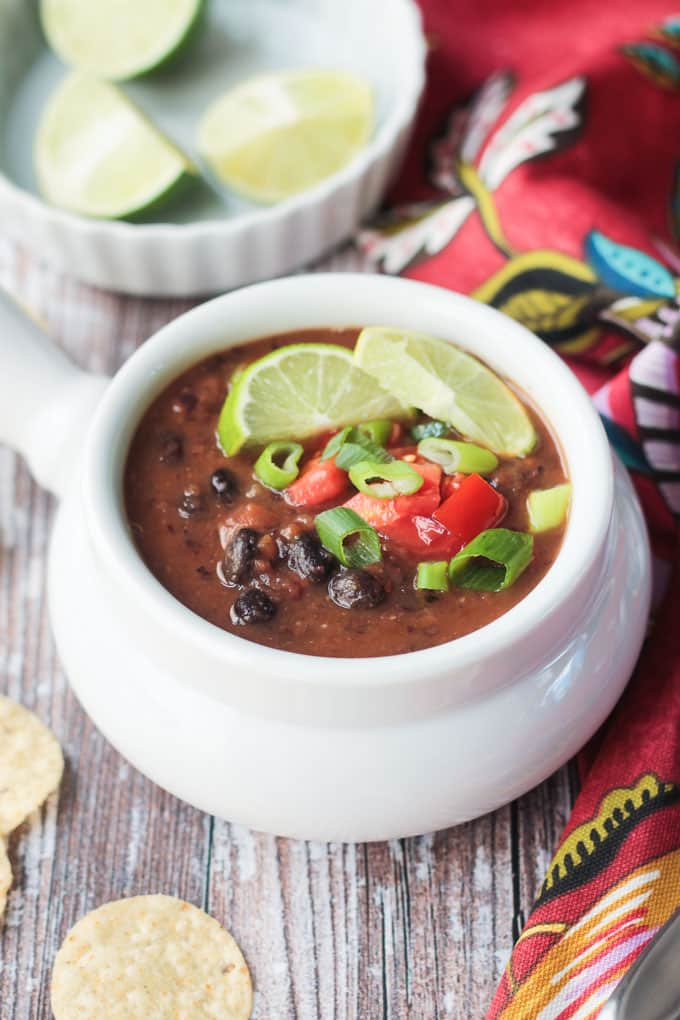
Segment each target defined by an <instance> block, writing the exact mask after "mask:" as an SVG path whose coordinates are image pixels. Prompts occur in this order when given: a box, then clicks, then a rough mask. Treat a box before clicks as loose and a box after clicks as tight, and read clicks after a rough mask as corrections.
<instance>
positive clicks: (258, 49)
mask: <svg viewBox="0 0 680 1020" xmlns="http://www.w3.org/2000/svg"><path fill="white" fill-rule="evenodd" d="M369 6H370V11H369V7H368V6H367V4H366V0H343V2H342V3H340V2H338V0H207V10H206V18H205V22H204V23H203V24H202V25H201V27H200V31H199V33H198V34H197V38H196V39H195V40H194V41H193V44H192V47H191V49H190V50H189V51H188V52H187V54H186V57H185V59H184V60H178V62H176V63H175V65H174V66H173V67H172V68H171V69H170V70H168V71H166V72H163V71H159V72H157V73H155V74H153V75H151V76H150V77H148V78H142V79H140V80H139V81H134V82H130V83H125V85H124V86H123V87H124V88H125V90H126V91H127V92H128V93H129V94H130V96H131V97H132V98H133V99H134V100H135V101H136V102H137V103H139V105H140V106H141V107H142V109H144V110H146V111H148V112H149V113H150V115H151V116H152V118H153V119H154V120H155V121H156V122H157V123H159V124H160V125H161V126H162V127H163V129H164V130H165V131H166V132H167V133H168V134H169V136H170V137H172V138H174V139H175V140H176V141H178V142H179V143H180V144H181V145H182V146H183V148H184V149H185V150H186V151H187V152H188V153H189V154H190V155H192V157H193V158H195V159H196V161H197V162H199V160H198V155H197V153H196V149H195V126H196V123H197V120H198V117H199V116H200V114H201V113H202V112H203V110H204V109H205V108H206V107H207V105H208V104H209V102H211V100H212V99H214V98H215V97H216V96H217V95H220V94H221V93H222V92H223V91H225V90H226V89H227V88H228V87H230V86H231V85H233V84H234V83H235V82H237V81H241V80H243V79H244V78H246V77H248V76H249V75H251V74H254V73H258V72H260V71H263V70H270V69H274V68H282V67H313V66H321V67H337V68H343V69H346V70H350V71H354V72H356V73H358V74H361V75H363V76H364V77H365V78H366V79H367V80H368V81H370V82H371V83H372V85H373V87H374V90H375V95H376V102H377V126H376V130H375V133H374V136H373V138H372V140H371V141H370V143H369V144H368V145H367V146H366V148H365V149H363V150H362V151H361V152H360V153H359V154H358V155H357V156H356V158H355V159H354V160H353V161H352V162H351V163H350V164H348V166H347V167H345V168H344V169H343V170H341V171H340V172H339V173H337V174H335V175H334V176H333V177H331V178H329V179H328V180H326V181H324V182H322V183H321V184H319V185H318V186H317V187H315V188H312V189H310V190H309V191H306V192H304V193H303V194H300V195H298V196H296V197H294V198H292V199H290V200H289V201H286V202H282V203H280V204H278V205H275V206H272V207H259V206H255V205H252V204H249V203H246V202H244V201H241V200H239V199H237V198H236V197H234V196H229V195H228V194H227V193H225V192H220V193H219V194H218V191H217V190H216V191H215V192H212V191H211V190H210V189H208V188H207V187H206V189H205V190H204V195H203V198H202V199H201V200H197V199H196V198H194V199H193V200H192V202H191V203H188V204H187V205H186V207H184V208H180V209H177V208H175V209H173V210H172V215H173V216H174V217H175V219H176V221H175V222H167V223H123V222H107V221H104V220H90V219H85V218H83V217H79V216H75V215H72V214H71V213H67V212H63V211H61V210H59V209H55V208H53V207H51V206H49V205H47V204H46V203H44V202H43V201H42V200H41V199H40V198H39V197H38V194H37V189H36V184H35V177H34V173H33V166H32V142H33V137H34V134H35V128H36V125H37V123H38V119H39V116H40V111H41V110H42V108H43V105H44V103H45V101H46V99H47V97H48V95H49V94H50V92H51V91H52V89H53V88H54V86H55V84H56V82H57V81H58V80H59V78H60V77H61V75H63V73H64V68H63V66H62V65H61V64H60V63H59V61H58V60H57V58H56V57H55V56H54V55H53V54H52V53H51V52H50V51H49V50H48V49H47V47H46V44H45V42H44V39H43V37H42V33H41V31H40V26H39V22H38V17H37V0H2V2H1V3H0V223H1V224H2V229H3V230H4V231H6V232H7V233H8V234H9V235H10V236H13V237H15V238H17V239H18V240H20V241H21V242H22V243H24V244H29V245H31V247H32V248H33V249H34V250H35V251H37V252H38V253H40V255H41V256H43V257H44V258H46V259H48V260H49V261H51V262H53V263H54V264H55V265H57V266H59V267H60V268H61V269H63V270H64V271H66V272H69V273H73V274H74V275H76V276H79V277H80V278H81V279H83V280H86V281H87V282H89V283H93V284H96V285H97V286H100V287H109V288H112V289H114V290H121V291H127V292H129V293H133V294H159V295H160V294H167V295H169V296H172V297H178V296H181V295H195V294H209V293H214V292H215V291H219V290H226V289H228V288H231V287H237V286H241V285H242V284H244V283H250V282H253V281H255V280H262V279H266V278H270V277H272V276H278V275H281V274H283V273H287V272H290V271H292V270H293V269H296V268H298V267H299V266H302V265H304V264H306V263H309V262H310V261H312V260H313V259H316V258H318V257H319V256H321V255H322V254H324V253H325V252H328V251H329V250H330V249H331V248H332V247H333V246H335V245H337V244H338V243H339V242H341V241H343V240H344V239H346V238H347V237H349V236H350V235H351V234H352V233H354V231H355V230H356V229H357V227H358V225H359V224H360V222H361V221H362V220H363V219H364V218H365V217H367V216H368V215H369V214H370V213H371V212H373V211H374V210H375V209H376V207H377V206H378V205H379V203H380V201H381V199H382V197H383V195H384V193H385V190H386V188H387V186H388V184H389V182H390V180H391V179H392V178H393V176H394V174H395V173H396V171H397V169H398V167H399V164H400V162H401V159H402V156H403V153H404V150H405V148H406V144H407V142H408V139H409V137H410V133H411V128H412V124H413V120H414V117H415V113H416V109H417V105H418V100H419V97H420V93H421V91H422V87H423V81H424V63H425V41H424V38H423V34H422V28H421V21H420V14H419V11H418V8H417V6H416V4H415V2H414V0H371V3H370V5H369Z"/></svg>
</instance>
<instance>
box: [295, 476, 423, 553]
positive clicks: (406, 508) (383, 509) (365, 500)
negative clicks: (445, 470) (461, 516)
mask: <svg viewBox="0 0 680 1020" xmlns="http://www.w3.org/2000/svg"><path fill="white" fill-rule="evenodd" d="M410 466H411V467H412V468H413V470H414V471H417V472H418V474H419V475H421V476H422V478H423V484H422V485H421V487H420V488H419V489H418V491H417V492H414V493H413V495H411V496H395V498H394V499H376V498H375V497H374V496H369V495H367V494H366V493H365V492H357V493H356V495H354V496H352V498H351V499H349V500H348V501H347V502H346V503H345V506H347V507H349V509H350V510H354V512H355V513H357V514H359V517H362V518H363V520H365V521H366V523H367V524H370V525H371V527H373V528H376V529H377V530H378V531H380V532H381V533H382V534H383V535H387V536H388V537H389V536H390V530H389V529H390V528H391V527H392V526H393V525H394V524H395V522H398V521H401V520H404V519H405V518H409V517H414V516H415V515H420V516H422V517H430V516H431V514H432V512H433V510H436V508H437V507H438V506H439V503H440V502H441V496H440V492H439V483H440V481H441V476H442V469H441V468H440V467H439V465H438V464H411V465H410ZM294 484H296V483H294Z"/></svg>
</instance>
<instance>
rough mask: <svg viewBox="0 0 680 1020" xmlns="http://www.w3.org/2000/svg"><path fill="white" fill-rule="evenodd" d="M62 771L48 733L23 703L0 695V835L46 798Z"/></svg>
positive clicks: (60, 758)
mask: <svg viewBox="0 0 680 1020" xmlns="http://www.w3.org/2000/svg"><path fill="white" fill-rule="evenodd" d="M63 771H64V757H63V755H62V753H61V748H60V747H59V744H58V743H57V741H56V740H55V738H54V736H53V735H52V733H51V732H50V731H49V730H48V729H47V727H46V726H44V725H43V724H42V723H41V722H40V720H39V719H38V718H37V716H35V715H33V713H32V712H29V711H28V709H27V708H24V707H23V705H17V704H16V702H14V701H10V699H9V698H5V697H3V696H2V695H0V836H6V835H8V833H10V832H12V831H13V830H14V829H16V828H18V826H20V825H21V823H22V822H23V821H25V819H26V818H28V816H29V815H30V814H31V812H33V811H35V810H36V808H39V807H40V806H41V804H43V803H44V802H45V800H47V797H48V796H49V795H50V793H52V791H53V790H56V788H57V786H58V785H59V781H60V780H61V776H62V773H63Z"/></svg>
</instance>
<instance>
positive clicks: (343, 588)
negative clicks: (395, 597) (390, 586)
mask: <svg viewBox="0 0 680 1020" xmlns="http://www.w3.org/2000/svg"><path fill="white" fill-rule="evenodd" d="M328 594H329V595H330V597H331V598H332V600H333V602H335V604H336V606H340V608H341V609H373V608H374V606H378V605H380V603H381V602H382V601H383V599H384V598H385V589H384V587H383V585H382V583H381V582H380V581H379V580H378V578H377V577H374V576H373V574H369V572H368V571H367V570H343V571H342V573H340V574H336V575H335V576H334V577H332V578H331V579H330V581H329V582H328Z"/></svg>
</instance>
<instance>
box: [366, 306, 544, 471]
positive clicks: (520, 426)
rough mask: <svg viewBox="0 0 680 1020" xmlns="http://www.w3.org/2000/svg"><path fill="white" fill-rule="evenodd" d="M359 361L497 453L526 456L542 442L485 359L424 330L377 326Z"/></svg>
mask: <svg viewBox="0 0 680 1020" xmlns="http://www.w3.org/2000/svg"><path fill="white" fill-rule="evenodd" d="M354 356H355V358H356V362H357V364H358V365H360V366H361V368H363V370H364V371H365V372H368V373H369V374H370V375H372V376H374V377H375V379H377V380H378V382H379V383H380V385H381V386H382V387H383V388H384V389H386V390H387V391H388V392H389V393H391V394H393V396H395V397H396V398H397V399H398V400H400V401H403V402H404V403H409V404H412V405H415V407H419V408H420V409H421V411H424V412H425V413H426V414H428V415H430V417H431V418H436V419H439V420H442V421H445V422H448V424H449V425H451V426H453V428H454V429H456V430H457V431H458V432H460V433H461V435H463V436H465V437H466V438H467V439H474V440H475V442H478V443H482V444H483V445H484V446H488V447H489V448H490V449H491V450H493V451H494V453H500V454H506V455H509V456H516V457H521V456H523V455H524V454H526V453H528V452H529V451H530V450H531V449H532V448H533V446H534V444H535V442H536V433H535V431H534V427H533V425H532V424H531V419H530V418H529V415H528V414H527V412H526V411H525V409H524V407H523V406H522V404H521V403H520V401H519V400H518V399H517V397H516V396H515V395H514V393H513V392H512V390H510V389H509V388H508V387H507V386H506V385H505V383H503V382H501V380H500V379H499V378H498V376H497V375H496V374H495V373H494V372H492V371H491V369H489V368H487V367H486V365H483V364H482V363H481V361H478V360H477V359H476V358H473V357H472V356H471V355H469V354H466V353H465V352H464V351H461V350H460V348H458V347H454V346H453V344H450V343H447V342H446V341H445V340H438V339H437V338H436V337H433V336H426V335H425V334H423V333H410V332H407V331H405V330H399V329H390V328H383V327H380V326H371V327H369V328H368V329H364V330H362V332H361V334H360V336H359V339H358V340H357V345H356V349H355V352H354Z"/></svg>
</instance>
